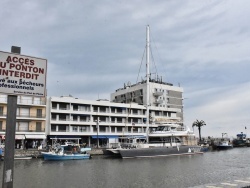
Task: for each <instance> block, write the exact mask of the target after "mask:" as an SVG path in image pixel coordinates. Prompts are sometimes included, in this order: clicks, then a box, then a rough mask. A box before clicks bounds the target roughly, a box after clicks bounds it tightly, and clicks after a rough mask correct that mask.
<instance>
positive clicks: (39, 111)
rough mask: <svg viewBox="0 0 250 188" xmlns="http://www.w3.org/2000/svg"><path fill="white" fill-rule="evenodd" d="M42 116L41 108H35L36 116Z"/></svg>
mask: <svg viewBox="0 0 250 188" xmlns="http://www.w3.org/2000/svg"><path fill="white" fill-rule="evenodd" d="M42 116H43V110H42V109H37V110H36V117H38V118H42Z"/></svg>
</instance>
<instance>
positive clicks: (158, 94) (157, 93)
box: [153, 91, 163, 97]
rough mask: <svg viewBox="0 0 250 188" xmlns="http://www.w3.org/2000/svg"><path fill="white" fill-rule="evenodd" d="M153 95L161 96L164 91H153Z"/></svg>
mask: <svg viewBox="0 0 250 188" xmlns="http://www.w3.org/2000/svg"><path fill="white" fill-rule="evenodd" d="M153 95H154V96H155V97H159V96H162V95H163V92H162V91H156V92H154V93H153Z"/></svg>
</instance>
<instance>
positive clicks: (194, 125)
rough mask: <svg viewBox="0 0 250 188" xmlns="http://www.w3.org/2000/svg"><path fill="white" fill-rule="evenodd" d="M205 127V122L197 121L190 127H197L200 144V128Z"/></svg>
mask: <svg viewBox="0 0 250 188" xmlns="http://www.w3.org/2000/svg"><path fill="white" fill-rule="evenodd" d="M205 125H206V123H205V121H203V120H200V121H199V120H198V119H197V120H196V121H195V122H193V125H192V127H198V131H199V140H200V142H201V127H202V126H205Z"/></svg>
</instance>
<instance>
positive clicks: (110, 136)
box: [91, 135, 118, 139]
mask: <svg viewBox="0 0 250 188" xmlns="http://www.w3.org/2000/svg"><path fill="white" fill-rule="evenodd" d="M91 137H92V138H94V139H97V135H94V136H91ZM98 138H118V136H114V135H98Z"/></svg>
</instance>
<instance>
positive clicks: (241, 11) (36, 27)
mask: <svg viewBox="0 0 250 188" xmlns="http://www.w3.org/2000/svg"><path fill="white" fill-rule="evenodd" d="M0 7H1V11H0V19H1V22H0V33H1V36H0V51H6V52H10V50H11V46H20V47H21V54H23V55H29V56H34V57H41V58H45V59H47V60H48V75H47V90H48V96H62V95H69V94H70V95H72V96H74V97H78V98H81V99H89V100H96V99H98V98H102V99H109V98H110V93H112V92H114V91H115V90H116V89H118V88H120V87H123V84H124V83H127V82H128V81H130V82H131V83H135V82H136V80H137V75H138V71H139V68H140V65H141V62H142V57H143V52H144V47H145V40H146V39H145V36H146V25H150V29H151V32H150V34H151V39H152V43H151V48H152V54H153V58H154V64H155V65H156V67H157V72H158V74H159V75H160V76H162V77H163V80H164V81H166V82H170V83H173V84H174V85H179V84H180V85H181V87H183V88H184V98H185V100H184V110H185V114H184V121H185V123H186V125H189V126H190V127H191V126H192V122H193V121H195V120H196V119H198V120H204V121H205V122H206V124H207V125H206V126H205V127H204V128H202V136H213V137H220V136H221V133H228V135H229V136H236V134H237V133H240V132H242V131H243V132H247V131H248V132H249V135H250V113H249V112H250V76H249V73H248V72H249V70H250V63H249V61H250V24H249V18H250V11H249V10H250V1H248V0H240V1H235V0H203V1H200V0H185V1H184V0H157V1H149V0H133V1H125V0H102V1H100V0H89V1H87V0H86V1H81V0H71V1H67V0H62V1H51V0H43V1H38V0H23V1H18V0H1V1H0ZM142 71H145V69H144V68H143V69H142ZM245 127H247V129H245ZM195 132H196V133H198V132H197V129H195Z"/></svg>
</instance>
